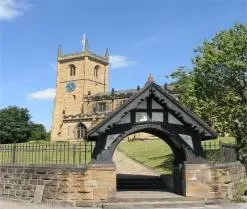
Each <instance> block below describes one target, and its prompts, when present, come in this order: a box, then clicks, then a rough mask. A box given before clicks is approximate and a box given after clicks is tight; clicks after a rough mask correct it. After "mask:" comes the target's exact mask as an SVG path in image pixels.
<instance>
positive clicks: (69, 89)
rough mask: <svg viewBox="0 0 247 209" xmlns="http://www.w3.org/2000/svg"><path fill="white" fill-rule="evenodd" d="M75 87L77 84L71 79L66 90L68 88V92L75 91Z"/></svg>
mask: <svg viewBox="0 0 247 209" xmlns="http://www.w3.org/2000/svg"><path fill="white" fill-rule="evenodd" d="M75 87H76V85H75V83H74V82H72V81H70V82H69V83H67V84H66V90H67V91H68V92H72V91H74V90H75Z"/></svg>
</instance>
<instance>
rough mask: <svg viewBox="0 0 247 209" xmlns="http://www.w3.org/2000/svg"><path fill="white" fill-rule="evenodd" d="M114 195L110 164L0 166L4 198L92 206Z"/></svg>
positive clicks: (0, 189)
mask: <svg viewBox="0 0 247 209" xmlns="http://www.w3.org/2000/svg"><path fill="white" fill-rule="evenodd" d="M41 185H42V186H41ZM41 188H42V189H41ZM115 194H116V168H115V165H113V164H109V165H108V164H107V165H103V164H101V165H93V164H92V165H88V166H67V165H64V166H58V165H55V166H15V165H9V166H1V167H0V196H3V197H7V198H12V199H22V200H27V201H32V202H36V201H37V200H41V202H48V203H58V204H68V205H75V206H93V205H95V204H98V203H100V202H101V201H102V200H107V199H108V198H111V197H114V196H115Z"/></svg>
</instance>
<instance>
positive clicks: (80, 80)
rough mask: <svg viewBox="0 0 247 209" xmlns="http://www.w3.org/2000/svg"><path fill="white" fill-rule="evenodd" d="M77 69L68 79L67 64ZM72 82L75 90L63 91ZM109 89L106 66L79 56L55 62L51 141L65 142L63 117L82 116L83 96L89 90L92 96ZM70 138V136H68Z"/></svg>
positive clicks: (65, 134)
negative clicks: (97, 67) (95, 74)
mask: <svg viewBox="0 0 247 209" xmlns="http://www.w3.org/2000/svg"><path fill="white" fill-rule="evenodd" d="M70 64H73V65H74V66H75V67H76V74H75V76H70V67H69V65H70ZM96 65H99V71H98V76H97V77H95V76H94V67H95V66H96ZM69 81H72V82H74V83H75V85H76V88H75V90H74V91H72V92H68V91H67V90H66V84H67V83H68V82H69ZM107 88H108V66H107V64H105V63H102V62H100V61H97V59H93V58H90V57H88V56H79V57H76V58H73V59H66V57H65V58H64V59H63V58H60V59H58V63H57V83H56V97H55V99H54V108H53V121H52V135H51V139H52V141H56V140H65V139H66V138H67V137H68V126H66V125H65V124H64V123H63V117H64V115H76V114H80V113H84V111H87V110H84V109H83V108H84V105H83V97H84V95H87V94H88V92H89V91H90V92H91V93H92V94H95V93H99V92H105V91H106V90H107ZM71 137H72V135H71Z"/></svg>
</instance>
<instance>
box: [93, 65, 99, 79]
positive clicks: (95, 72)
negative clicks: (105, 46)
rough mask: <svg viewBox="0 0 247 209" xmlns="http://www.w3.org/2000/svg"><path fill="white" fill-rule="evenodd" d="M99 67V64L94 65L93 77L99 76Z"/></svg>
mask: <svg viewBox="0 0 247 209" xmlns="http://www.w3.org/2000/svg"><path fill="white" fill-rule="evenodd" d="M99 69H100V66H99V65H96V66H95V67H94V76H95V77H98V76H99Z"/></svg>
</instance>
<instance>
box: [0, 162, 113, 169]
mask: <svg viewBox="0 0 247 209" xmlns="http://www.w3.org/2000/svg"><path fill="white" fill-rule="evenodd" d="M4 167H8V168H25V169H29V168H50V169H77V170H78V169H80V170H88V169H104V170H115V169H116V166H115V164H114V163H112V164H87V165H73V164H64V165H62V164H61V165H57V164H47V165H40V164H22V165H21V164H6V165H0V168H4Z"/></svg>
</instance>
